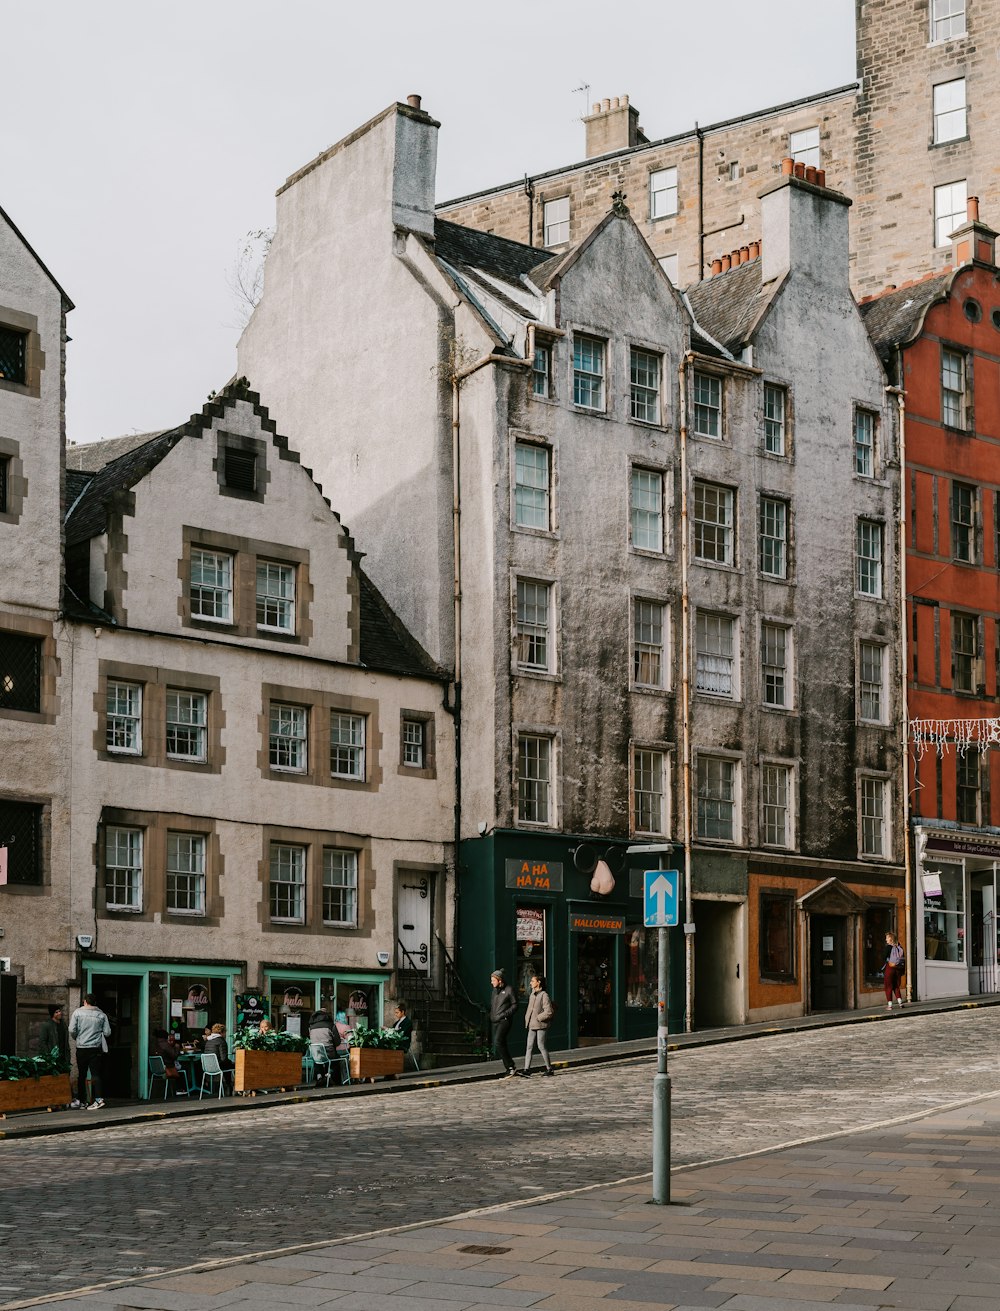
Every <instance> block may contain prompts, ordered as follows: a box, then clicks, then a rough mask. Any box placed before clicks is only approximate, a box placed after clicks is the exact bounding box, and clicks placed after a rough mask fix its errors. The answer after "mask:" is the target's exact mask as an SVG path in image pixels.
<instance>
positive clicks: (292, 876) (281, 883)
mask: <svg viewBox="0 0 1000 1311" xmlns="http://www.w3.org/2000/svg"><path fill="white" fill-rule="evenodd" d="M306 864H307V856H306V848H305V847H304V846H301V845H299V844H298V843H294V842H272V843H271V851H270V859H269V865H270V869H269V873H268V886H267V909H268V916H269V918H270V921H271V923H272V924H304V923H305V922H306ZM278 887H281V888H288V889H290V891H289V892H287V893H286V894H285V895H284V897H283V899H282V900H283V901H284V902H285V903H286V908H287V910H288V913H287V914H284V915H282V914H276V913H275V906H276V903H277V900H278V899H277V898H276V896H275V888H278Z"/></svg>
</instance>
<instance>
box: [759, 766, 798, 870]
mask: <svg viewBox="0 0 1000 1311" xmlns="http://www.w3.org/2000/svg"><path fill="white" fill-rule="evenodd" d="M768 766H771V767H773V768H775V769H783V770H785V772H786V775H787V778H788V794H787V796H786V798H785V837H786V839H787V840H786V841H785V842H782V843H780V844H778V843H772V842H766V841H765V838H764V770H765V768H766V767H768ZM758 772H759V778H760V787H759V792H760V796H759V798H758V803H757V812H758V813H757V823H758V825H759V833H758V837H759V838H760V846H762V847H766V848H767V849H768V850H769V851H795V850H797V848H798V834H799V830H798V809H797V807H796V804H795V803H796V800H797V798H798V793H799V769H798V765H797V764H796V762H795V761H794V760H789V759H787V758H786V757H784V756H761V757H760V760H759V762H758Z"/></svg>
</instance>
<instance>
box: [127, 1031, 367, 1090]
mask: <svg viewBox="0 0 1000 1311" xmlns="http://www.w3.org/2000/svg"><path fill="white" fill-rule="evenodd" d="M175 1059H176V1069H177V1074H176V1075H169V1074H168V1073H167V1065H166V1061H165V1059H164V1057H162V1056H150V1057H149V1058H148V1061H149V1085H148V1091H147V1093H146V1097H147V1100H148V1101H153V1100H154V1099H157V1098H158V1094H159V1088H158V1086H157V1080H159V1082H160V1083H161V1084H162V1086H163V1098H162V1100H163V1101H166V1100H167V1098H168V1097H169V1096H170V1094H171V1091H172V1092H173V1096H174V1097H188V1098H194V1097H197V1099H198V1100H199V1101H201V1100H202V1099H203V1098H204V1097H205V1095H206V1093H207V1095H208V1096H209V1097H215V1098H221V1097H228V1096H232V1095H233V1094H234V1076H235V1071H234V1069H233V1068H231V1067H229V1068H223V1067H222V1065H221V1064H220V1062H219V1058H218V1057H217V1056H216V1055H214V1054H212V1053H211V1052H198V1051H194V1050H190V1051H188V1050H181V1051H179V1052H178V1053H177V1056H176V1058H175ZM338 1068H339V1070H340V1075H341V1079H340V1082H341V1083H342V1084H349V1083H350V1082H351V1071H350V1063H349V1061H348V1055H347V1051H346V1049H345V1050H344V1051H343V1052H338V1053H337V1054H336V1055H335V1056H334V1057H332V1058H331V1057H329V1056H328V1055H327V1052H326V1048H325V1047H324V1046H323V1044H322V1043H319V1042H313V1043H310V1044H309V1049H308V1050H307V1051H305V1052H303V1054H302V1079H301V1083H302V1084H303V1085H305V1086H306V1087H312V1086H314V1085H315V1086H316V1087H320V1086H322V1087H324V1088H329V1087H330V1084H331V1082H332V1080H333V1076H334V1074H335V1073H336V1071H337V1070H338Z"/></svg>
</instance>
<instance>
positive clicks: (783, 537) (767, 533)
mask: <svg viewBox="0 0 1000 1311" xmlns="http://www.w3.org/2000/svg"><path fill="white" fill-rule="evenodd" d="M790 518H791V507H790V506H789V504H788V502H787V501H786V500H784V499H783V498H782V497H780V496H768V495H762V496H761V498H760V508H759V510H758V525H757V526H758V538H757V540H758V552H757V556H758V559H757V563H758V566H759V568H760V572H761V575H762V577H764V578H771V579H776V580H778V581H779V582H783V581H785V580H786V579H787V578H788V537H789V531H788V530H789V520H790Z"/></svg>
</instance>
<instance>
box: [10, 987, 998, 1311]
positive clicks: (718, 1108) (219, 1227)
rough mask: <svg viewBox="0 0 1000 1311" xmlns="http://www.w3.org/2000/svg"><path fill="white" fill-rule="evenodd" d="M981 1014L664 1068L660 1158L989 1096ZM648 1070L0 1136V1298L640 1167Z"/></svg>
mask: <svg viewBox="0 0 1000 1311" xmlns="http://www.w3.org/2000/svg"><path fill="white" fill-rule="evenodd" d="M995 1030H996V1015H995V1013H994V1012H993V1011H992V1010H986V1011H977V1012H972V1011H970V1012H965V1011H952V1012H950V1013H945V1014H932V1015H926V1016H920V1015H912V1016H910V1015H903V1016H898V1017H895V1018H893V1019H892V1020H891V1021H888V1022H886V1023H872V1024H860V1025H853V1026H848V1027H843V1028H832V1029H820V1030H815V1031H812V1032H807V1033H796V1034H788V1035H781V1036H774V1037H765V1038H759V1039H755V1040H752V1041H746V1042H733V1043H725V1044H722V1045H719V1046H715V1047H708V1048H699V1049H694V1050H688V1051H682V1052H679V1053H677V1054H675V1055H673V1056H672V1057H671V1075H672V1077H673V1108H674V1119H673V1162H674V1164H675V1165H680V1164H686V1163H692V1162H699V1161H707V1160H714V1159H716V1158H721V1157H726V1156H731V1155H734V1154H739V1153H744V1152H749V1151H754V1150H757V1149H760V1148H766V1147H773V1146H776V1145H779V1144H782V1143H787V1142H793V1141H795V1140H798V1139H802V1138H808V1137H812V1136H814V1135H821V1134H827V1133H833V1132H836V1131H838V1130H841V1129H849V1128H860V1127H862V1126H864V1125H867V1124H873V1123H878V1122H880V1121H883V1120H885V1119H890V1118H893V1117H896V1116H903V1115H907V1114H913V1113H919V1112H922V1111H928V1110H932V1109H934V1108H936V1107H941V1106H944V1105H947V1104H949V1103H951V1102H955V1101H958V1100H960V1099H963V1098H968V1097H972V1096H976V1095H977V1094H985V1093H990V1092H994V1091H996V1090H998V1089H1000V1057H998V1053H997V1039H996V1032H995ZM653 1072H654V1065H653V1062H652V1061H651V1060H650V1059H649V1058H645V1059H642V1060H635V1061H627V1062H609V1063H607V1064H598V1065H594V1066H589V1067H585V1068H581V1069H577V1070H574V1071H572V1072H560V1073H559V1074H558V1076H557V1077H556V1078H555V1079H551V1080H549V1079H542V1078H539V1077H537V1076H536V1077H534V1078H533V1079H531V1080H522V1079H518V1080H516V1081H515V1080H510V1081H506V1082H501V1081H490V1082H488V1083H476V1084H466V1085H461V1086H455V1087H441V1088H432V1089H424V1090H420V1091H414V1092H411V1093H407V1094H404V1095H396V1096H388V1097H378V1096H374V1097H366V1098H363V1099H357V1100H353V1099H352V1100H339V1099H330V1100H327V1101H323V1102H314V1103H311V1104H303V1105H294V1106H283V1107H276V1108H273V1109H270V1110H265V1109H262V1110H260V1111H247V1112H242V1113H240V1114H232V1115H225V1114H223V1115H215V1116H212V1117H210V1118H204V1119H198V1120H193V1119H182V1120H175V1121H166V1122H157V1123H156V1124H154V1125H149V1124H143V1125H141V1126H139V1125H136V1126H133V1127H117V1128H109V1129H107V1130H101V1131H95V1132H90V1133H85V1134H69V1135H61V1136H54V1137H47V1138H37V1139H30V1140H22V1141H16V1140H10V1141H7V1142H3V1143H0V1197H2V1202H3V1208H2V1209H3V1213H4V1215H5V1217H6V1222H5V1223H4V1224H3V1226H2V1227H0V1305H5V1304H7V1303H9V1302H13V1301H16V1300H19V1299H22V1298H27V1297H32V1296H40V1295H43V1294H48V1293H54V1292H58V1291H62V1290H69V1289H73V1288H76V1287H79V1286H82V1285H86V1284H90V1283H94V1282H99V1281H101V1280H104V1279H114V1278H123V1277H129V1276H139V1275H143V1274H150V1273H154V1272H157V1271H160V1270H169V1269H174V1268H176V1267H180V1266H185V1265H189V1264H191V1263H193V1262H196V1261H199V1260H204V1259H211V1258H219V1257H226V1256H234V1255H238V1254H239V1253H241V1252H247V1253H250V1252H259V1251H263V1250H272V1249H276V1248H281V1247H285V1246H289V1245H293V1244H296V1243H303V1242H309V1241H313V1240H320V1239H326V1238H337V1237H342V1236H345V1235H349V1234H354V1233H361V1232H364V1231H367V1230H370V1229H376V1228H380V1227H383V1226H387V1225H393V1224H401V1223H407V1222H412V1221H421V1220H430V1219H435V1218H440V1217H443V1216H448V1215H453V1214H456V1213H459V1212H462V1211H464V1210H467V1209H470V1208H474V1207H479V1206H488V1205H493V1204H496V1203H499V1202H503V1201H510V1200H515V1199H522V1198H530V1197H533V1196H537V1195H540V1194H543V1193H549V1192H556V1191H559V1190H561V1189H568V1188H573V1187H578V1186H580V1185H583V1184H588V1183H597V1182H601V1181H611V1180H616V1179H621V1178H625V1177H628V1176H632V1175H638V1174H643V1173H645V1172H646V1171H648V1170H649V1168H650V1107H651V1087H652V1075H653Z"/></svg>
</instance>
